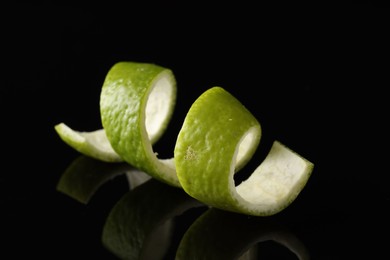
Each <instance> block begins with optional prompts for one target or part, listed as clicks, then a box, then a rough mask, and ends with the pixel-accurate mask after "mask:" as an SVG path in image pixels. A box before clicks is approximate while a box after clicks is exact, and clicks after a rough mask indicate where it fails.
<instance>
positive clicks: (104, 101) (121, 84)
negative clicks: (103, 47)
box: [100, 62, 180, 187]
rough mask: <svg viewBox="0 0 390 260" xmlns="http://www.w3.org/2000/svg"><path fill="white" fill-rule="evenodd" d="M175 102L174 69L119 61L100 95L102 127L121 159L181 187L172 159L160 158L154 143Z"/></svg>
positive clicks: (168, 119) (164, 125) (108, 75)
mask: <svg viewBox="0 0 390 260" xmlns="http://www.w3.org/2000/svg"><path fill="white" fill-rule="evenodd" d="M175 102H176V81H175V78H174V76H173V73H172V71H171V70H169V69H166V68H164V67H161V66H158V65H154V64H149V63H136V62H119V63H117V64H115V65H114V66H113V67H112V68H111V69H110V71H109V72H108V74H107V76H106V79H105V81H104V84H103V87H102V92H101V95H100V112H101V117H102V124H103V128H104V129H105V130H106V133H107V137H108V139H109V141H110V143H111V145H112V147H113V148H114V150H115V151H116V152H117V153H118V154H120V155H121V156H122V158H123V159H124V160H125V161H126V162H128V163H129V164H131V165H133V166H134V167H137V168H139V169H141V170H142V171H145V172H147V173H148V174H150V175H151V176H153V177H154V178H156V179H158V180H160V181H162V182H165V183H167V184H169V185H172V186H176V187H180V183H179V180H178V178H177V175H176V170H175V165H174V163H173V160H172V159H171V158H170V159H160V158H157V156H156V154H155V153H154V151H153V147H152V145H153V144H154V143H155V142H156V141H157V140H158V139H159V138H160V137H161V135H162V134H163V132H164V131H165V129H166V128H167V126H168V123H169V121H170V118H171V116H172V113H173V108H174V105H175Z"/></svg>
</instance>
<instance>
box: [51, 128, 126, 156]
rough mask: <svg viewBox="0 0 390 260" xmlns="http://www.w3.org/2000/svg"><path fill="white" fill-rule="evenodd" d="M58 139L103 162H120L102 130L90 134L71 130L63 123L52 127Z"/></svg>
mask: <svg viewBox="0 0 390 260" xmlns="http://www.w3.org/2000/svg"><path fill="white" fill-rule="evenodd" d="M54 128H55V130H56V132H57V134H58V135H59V136H60V138H61V139H62V140H63V141H64V142H65V143H67V144H68V145H69V146H71V147H72V148H74V149H75V150H77V151H78V152H80V153H82V154H84V155H87V156H89V157H92V158H95V159H97V160H101V161H105V162H122V161H123V160H122V158H121V157H120V156H119V155H118V154H117V153H116V152H115V151H114V150H113V149H112V147H111V144H110V142H109V141H108V139H107V136H106V133H105V131H104V129H99V130H96V131H92V132H80V131H76V130H73V129H72V128H70V127H69V126H68V125H66V124H65V123H59V124H57V125H55V126H54Z"/></svg>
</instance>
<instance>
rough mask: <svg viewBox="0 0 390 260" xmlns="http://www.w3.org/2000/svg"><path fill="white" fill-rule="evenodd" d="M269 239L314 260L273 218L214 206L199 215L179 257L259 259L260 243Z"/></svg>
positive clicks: (183, 239) (184, 241)
mask: <svg viewBox="0 0 390 260" xmlns="http://www.w3.org/2000/svg"><path fill="white" fill-rule="evenodd" d="M265 241H274V242H276V243H278V244H280V245H282V246H284V247H286V248H287V249H288V250H290V251H291V252H292V253H293V254H295V255H296V257H298V259H300V260H306V259H310V257H309V253H308V250H307V249H306V247H305V246H304V244H303V243H302V242H301V241H300V240H299V239H298V238H297V237H296V236H295V235H294V234H292V233H291V232H289V231H288V230H287V229H285V228H283V227H282V226H281V225H279V224H278V223H276V222H274V221H273V220H272V219H271V218H262V217H250V216H246V215H241V214H237V213H231V212H226V211H222V210H218V209H214V208H211V209H209V210H207V211H206V212H205V213H204V214H202V215H201V216H200V217H198V218H197V219H196V221H195V222H194V223H193V224H192V225H191V226H190V228H189V229H188V230H187V232H186V233H185V234H184V236H183V238H182V240H181V242H180V245H179V247H178V250H177V254H176V259H177V260H181V259H183V260H190V259H225V260H228V259H240V260H243V259H258V252H257V248H256V245H259V243H261V242H265ZM292 259H296V258H294V257H293V258H292Z"/></svg>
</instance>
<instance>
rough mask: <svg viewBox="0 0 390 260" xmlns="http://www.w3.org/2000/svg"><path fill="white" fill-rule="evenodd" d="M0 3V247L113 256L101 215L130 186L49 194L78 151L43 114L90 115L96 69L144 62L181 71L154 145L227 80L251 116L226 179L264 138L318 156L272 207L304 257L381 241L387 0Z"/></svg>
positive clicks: (95, 108)
mask: <svg viewBox="0 0 390 260" xmlns="http://www.w3.org/2000/svg"><path fill="white" fill-rule="evenodd" d="M2 13H3V15H2V16H1V17H2V18H1V34H2V40H1V41H2V46H3V47H1V52H2V59H1V60H2V64H3V65H2V72H1V79H2V80H1V88H0V108H1V112H2V115H1V130H0V133H1V136H2V139H3V140H2V144H3V145H2V147H3V149H2V150H3V151H2V156H1V158H2V165H3V169H2V171H1V173H0V207H1V218H4V220H2V221H1V224H0V225H1V230H2V231H1V236H2V237H3V241H6V242H5V243H4V242H3V243H2V245H1V247H0V248H1V252H2V254H3V253H4V254H6V253H7V252H9V253H11V254H12V255H13V256H14V257H11V258H18V257H19V256H22V255H27V256H37V257H40V256H42V257H43V256H50V257H53V258H55V259H61V258H63V259H69V258H71V257H87V258H93V257H96V256H100V257H101V258H102V259H115V258H114V257H113V255H111V254H110V253H109V252H108V251H106V250H105V249H104V248H102V247H101V245H100V240H99V235H100V226H101V224H102V223H103V221H104V219H105V216H106V214H107V212H108V211H109V209H110V207H111V206H112V205H113V203H114V202H115V201H117V200H118V199H119V198H120V197H121V196H122V195H123V194H124V192H125V191H126V189H127V187H126V185H125V184H123V180H122V179H117V180H113V181H112V182H111V183H110V184H107V185H106V186H104V187H103V188H102V190H100V191H99V193H98V194H96V197H94V199H93V201H92V202H91V204H90V205H87V206H85V205H81V204H78V203H77V202H75V201H73V200H72V199H70V198H68V197H66V196H64V195H63V194H59V193H58V192H57V191H56V190H55V185H56V183H57V181H58V179H59V178H60V176H61V174H62V172H63V171H64V170H65V169H66V167H67V166H68V165H69V164H70V163H71V162H72V160H73V159H75V158H77V157H78V156H79V154H78V153H77V152H75V151H74V150H72V149H71V148H70V147H68V146H66V145H65V144H64V143H63V142H62V141H61V140H60V139H59V137H58V136H57V134H56V133H55V131H54V125H55V124H57V123H59V122H65V123H67V124H68V125H70V126H71V127H73V128H74V129H77V130H84V131H91V130H95V129H98V128H100V127H101V122H100V114H99V95H100V88H101V86H102V83H103V81H104V77H105V75H106V73H107V71H108V70H109V68H110V67H111V66H112V65H113V64H115V63H116V62H118V61H140V62H150V63H155V64H159V65H162V66H165V67H168V68H170V69H172V71H173V72H174V74H175V77H176V80H177V84H178V85H177V86H178V97H177V104H176V109H175V112H174V115H173V119H172V122H171V124H170V126H169V129H168V130H167V132H166V134H165V135H164V136H163V137H162V139H161V140H160V141H159V142H158V143H157V144H156V147H155V150H156V151H158V152H159V154H160V155H161V156H163V157H170V156H172V154H173V148H174V143H175V138H176V136H177V133H178V131H179V130H180V126H181V124H182V121H183V119H184V117H185V114H186V111H188V109H189V107H190V105H191V104H192V102H194V101H195V99H196V98H197V97H198V96H199V95H200V94H201V93H202V92H203V91H205V90H207V89H208V88H210V87H212V86H217V85H218V86H221V87H224V88H225V89H226V90H227V91H229V92H230V93H232V94H233V95H234V96H235V97H236V98H237V99H239V100H240V101H241V102H242V103H243V104H244V105H245V106H246V107H247V108H248V109H249V110H250V111H251V112H252V113H253V114H254V115H255V117H256V118H258V119H259V121H260V123H261V126H262V130H263V137H262V139H261V143H260V145H259V148H258V151H257V153H256V155H255V156H254V158H253V159H252V160H251V162H250V163H249V164H248V165H247V167H246V168H245V169H244V170H243V172H242V173H240V175H239V176H238V177H237V178H244V177H245V176H246V175H248V174H250V172H251V170H253V169H254V167H255V166H257V165H258V164H259V162H260V161H261V160H262V158H263V156H264V155H265V154H266V152H267V151H268V148H269V147H270V144H271V142H272V141H273V140H275V139H277V140H280V141H281V142H283V143H285V144H286V145H287V146H289V147H291V148H292V149H293V150H295V151H296V152H298V153H299V154H301V155H302V156H304V157H305V158H307V159H308V160H310V161H312V162H313V163H314V164H315V168H314V171H313V175H312V177H311V178H310V180H309V182H308V184H307V186H306V187H305V189H304V190H303V191H302V193H301V194H300V196H299V197H298V198H297V200H296V201H295V202H294V203H293V204H292V205H291V206H290V207H289V208H288V209H286V210H285V211H283V212H282V213H280V214H278V215H277V216H275V218H279V219H280V221H282V222H283V223H285V224H286V225H288V226H289V227H290V228H292V229H293V230H294V231H295V233H296V234H297V235H298V236H299V237H300V238H301V239H302V241H303V242H304V243H305V244H306V246H307V247H308V249H309V251H310V252H311V255H312V258H313V259H339V257H342V256H344V257H345V256H359V255H367V256H368V255H370V254H373V255H376V254H377V255H378V256H383V254H386V255H388V252H387V248H385V244H386V243H385V240H386V236H387V234H388V233H387V232H388V224H387V219H388V216H389V214H388V213H387V211H388V209H389V204H390V193H389V189H388V185H387V183H388V179H389V178H388V174H389V170H388V167H387V162H388V152H387V145H388V126H387V121H388V112H387V111H388V94H387V88H388V86H389V79H388V73H389V72H388V71H389V57H390V56H389V50H388V46H389V41H388V39H387V38H388V37H387V36H388V32H389V29H390V27H389V25H390V23H389V19H390V17H389V15H390V13H389V9H388V7H386V6H380V5H377V4H374V3H371V2H364V3H361V4H342V5H341V4H339V5H330V4H328V5H326V4H324V5H308V4H302V5H282V4H280V5H273V6H266V5H261V4H260V5H254V4H245V3H244V2H242V3H240V4H239V5H238V4H236V3H231V4H229V3H223V4H213V5H211V4H207V3H200V2H197V1H193V2H185V3H184V2H174V1H160V2H157V3H154V2H145V3H143V4H142V3H138V4H130V5H119V4H93V5H84V6H83V5H65V4H64V5H51V4H40V5H33V4H20V5H12V6H9V7H7V8H3V9H2ZM380 234H382V235H383V236H384V238H381V237H380V236H379V235H380ZM383 239H385V240H383Z"/></svg>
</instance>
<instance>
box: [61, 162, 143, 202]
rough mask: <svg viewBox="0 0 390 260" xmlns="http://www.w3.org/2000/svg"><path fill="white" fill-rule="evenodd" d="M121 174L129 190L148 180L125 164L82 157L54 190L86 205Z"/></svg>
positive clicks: (70, 167) (70, 166) (65, 173)
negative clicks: (100, 189)
mask: <svg viewBox="0 0 390 260" xmlns="http://www.w3.org/2000/svg"><path fill="white" fill-rule="evenodd" d="M121 174H126V177H127V179H128V181H129V187H130V189H132V188H135V187H136V186H138V185H139V184H141V183H143V182H145V181H146V180H148V179H150V176H149V175H147V174H146V173H144V172H141V171H139V170H137V169H135V168H134V167H132V166H130V165H129V164H127V163H115V164H113V163H107V162H103V161H99V160H96V159H93V158H90V157H88V156H84V155H82V156H79V157H77V158H76V159H75V160H74V161H73V162H72V163H71V164H70V165H69V166H68V167H67V168H66V169H65V171H64V173H63V174H62V175H61V177H60V179H59V181H58V183H57V187H56V188H57V191H59V192H62V193H64V194H66V195H67V196H69V197H71V198H73V199H75V200H77V201H79V202H80V203H83V204H87V203H88V202H89V201H90V199H91V198H92V196H93V195H94V194H95V192H96V191H97V190H98V189H99V188H100V187H101V186H102V185H103V184H104V183H106V182H107V181H109V180H110V179H112V178H114V177H116V176H118V175H121Z"/></svg>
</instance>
